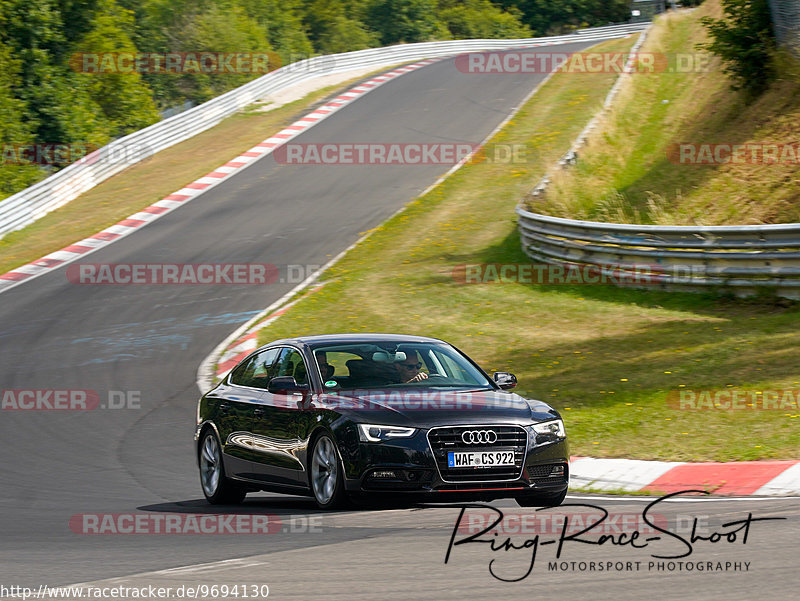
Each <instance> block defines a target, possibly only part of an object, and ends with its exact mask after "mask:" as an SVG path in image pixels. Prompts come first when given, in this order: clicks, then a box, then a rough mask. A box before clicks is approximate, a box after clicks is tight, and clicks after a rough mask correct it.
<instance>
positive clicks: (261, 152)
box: [0, 58, 442, 293]
mask: <svg viewBox="0 0 800 601" xmlns="http://www.w3.org/2000/svg"><path fill="white" fill-rule="evenodd" d="M439 60H442V59H441V58H435V59H426V60H423V61H419V62H416V63H413V64H410V65H404V66H402V67H398V68H396V69H393V70H391V71H389V72H387V73H383V74H382V75H378V76H376V77H373V78H372V79H369V80H368V81H366V82H364V83H361V84H359V85H357V86H355V87H354V88H352V89H350V90H348V91H347V92H344V93H343V94H340V95H339V96H337V97H336V98H334V99H333V100H331V101H330V102H328V103H326V104H324V105H323V106H321V107H319V108H318V109H316V110H314V111H313V112H311V113H309V114H308V115H306V116H304V117H302V118H301V119H298V120H297V121H295V122H294V123H293V124H291V125H289V126H288V127H286V128H284V129H283V130H281V131H279V132H278V133H276V134H275V135H273V136H271V137H269V138H267V139H266V140H264V141H263V142H261V143H259V144H256V145H255V146H254V147H253V148H251V149H250V150H248V151H246V152H243V153H242V154H240V155H239V156H237V157H236V158H234V159H232V160H230V161H228V162H227V163H225V164H224V165H222V166H220V167H217V168H216V169H215V170H214V171H211V172H210V173H206V174H205V175H204V176H203V177H201V178H199V179H197V180H195V181H193V182H191V183H189V184H186V185H185V186H184V187H183V188H181V189H180V190H178V191H177V192H173V193H172V194H170V195H169V196H166V197H164V198H162V199H161V200H159V201H158V202H156V203H153V204H152V205H150V206H149V207H147V208H145V209H142V210H141V211H138V212H137V213H134V214H133V215H131V216H130V217H128V218H127V219H123V220H122V221H120V222H119V223H116V224H114V225H112V226H111V227H108V228H106V229H105V230H103V231H102V232H99V233H97V234H94V235H93V236H89V237H88V238H84V239H83V240H80V241H78V242H75V243H74V244H70V245H69V246H67V247H65V248H62V249H61V250H57V251H55V252H53V253H50V254H49V255H46V256H44V257H42V258H41V259H37V260H36V261H33V262H31V263H28V264H26V265H22V266H20V267H17V268H16V269H13V270H11V271H9V272H7V273H4V274H2V275H0V293H3V292H5V291H6V290H10V289H11V288H13V287H15V286H18V285H19V284H21V283H23V282H27V281H30V280H32V279H34V278H36V277H39V276H41V275H44V274H46V273H49V272H51V271H53V270H54V269H58V268H59V267H62V266H64V265H67V264H68V263H72V262H73V261H75V260H77V259H80V258H81V257H85V256H87V255H89V254H91V253H93V252H94V251H96V250H98V249H100V248H103V247H105V246H108V245H109V244H112V243H114V242H116V241H117V240H120V239H121V238H124V237H125V236H127V235H129V234H131V233H133V232H135V231H136V230H138V229H139V228H141V227H144V226H145V225H147V224H148V223H150V222H152V221H155V220H156V219H158V218H159V217H161V216H163V215H166V214H167V213H170V212H171V211H174V210H175V209H177V208H179V207H182V206H184V205H185V204H187V203H188V202H189V201H191V200H193V199H195V198H197V197H198V196H200V195H201V194H202V193H203V192H205V191H206V190H209V189H211V188H213V187H214V186H216V185H218V184H219V183H221V182H223V181H225V180H227V179H228V178H230V177H232V176H233V175H235V174H236V173H239V172H240V171H242V170H243V169H245V168H247V167H248V166H250V165H252V164H253V163H255V162H256V161H258V160H259V159H262V158H264V157H265V156H267V155H269V154H271V153H272V152H273V151H274V150H275V149H276V148H278V147H280V146H282V145H283V144H286V142H288V141H289V140H291V139H292V138H295V137H297V136H298V135H300V134H301V133H303V132H304V131H306V130H307V129H309V128H310V127H312V126H314V125H316V124H317V123H319V122H320V121H322V120H324V119H326V118H327V117H329V116H330V115H332V114H333V113H335V112H336V111H338V110H340V109H341V108H343V107H345V106H347V105H348V104H350V103H352V102H353V101H354V100H356V99H358V98H360V97H361V96H363V95H364V94H366V93H367V92H370V91H372V90H374V89H375V88H377V87H378V86H380V85H382V84H384V83H386V82H387V81H390V80H392V79H394V78H396V77H399V76H400V75H403V74H405V73H408V72H409V71H415V70H417V69H421V68H422V67H425V66H427V65H429V64H431V63H434V62H437V61H439Z"/></svg>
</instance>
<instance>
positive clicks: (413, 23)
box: [365, 0, 439, 46]
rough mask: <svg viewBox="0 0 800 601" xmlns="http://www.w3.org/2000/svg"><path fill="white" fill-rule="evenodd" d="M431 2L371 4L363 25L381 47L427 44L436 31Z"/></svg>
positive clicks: (377, 0)
mask: <svg viewBox="0 0 800 601" xmlns="http://www.w3.org/2000/svg"><path fill="white" fill-rule="evenodd" d="M436 8H437V6H436V2H435V1H434V0H370V2H369V3H368V4H367V7H366V14H365V23H366V24H367V26H368V27H369V28H370V29H372V30H373V31H375V32H377V34H378V36H379V38H380V41H381V44H383V45H385V46H386V45H389V44H397V43H398V42H426V41H428V40H430V39H431V38H432V37H433V36H434V33H435V32H436V31H437V30H438V28H439V23H438V21H437V19H436Z"/></svg>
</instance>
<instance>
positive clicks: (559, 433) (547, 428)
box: [531, 419, 567, 438]
mask: <svg viewBox="0 0 800 601" xmlns="http://www.w3.org/2000/svg"><path fill="white" fill-rule="evenodd" d="M531 430H533V432H534V433H535V434H542V435H544V436H553V437H556V438H566V437H567V431H566V430H565V429H564V422H563V421H561V420H560V419H554V420H552V421H549V422H542V423H540V424H533V425H532V426H531Z"/></svg>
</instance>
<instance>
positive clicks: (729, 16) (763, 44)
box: [700, 0, 776, 96]
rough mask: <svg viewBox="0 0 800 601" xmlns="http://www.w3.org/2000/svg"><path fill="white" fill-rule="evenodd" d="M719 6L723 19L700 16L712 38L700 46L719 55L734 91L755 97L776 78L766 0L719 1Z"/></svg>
mask: <svg viewBox="0 0 800 601" xmlns="http://www.w3.org/2000/svg"><path fill="white" fill-rule="evenodd" d="M722 9H723V11H724V12H725V18H724V19H714V18H712V17H703V19H702V23H703V25H705V27H706V29H708V32H709V34H710V35H711V37H712V39H713V41H712V42H709V43H707V44H701V45H700V46H701V47H702V48H704V49H707V50H710V51H711V52H713V53H714V54H716V55H718V56H719V57H720V58H722V61H723V63H724V64H725V72H726V73H727V74H728V75H729V76H731V77H732V78H733V83H732V84H731V87H732V88H733V89H734V90H740V89H743V90H745V91H746V92H747V93H748V94H749V95H750V96H757V95H758V94H760V93H761V92H763V91H764V90H765V89H766V88H767V86H768V85H769V84H770V82H771V81H772V80H773V79H775V66H774V62H773V56H774V53H775V49H776V44H775V35H774V33H773V31H772V22H771V20H770V13H769V5H768V4H767V0H722Z"/></svg>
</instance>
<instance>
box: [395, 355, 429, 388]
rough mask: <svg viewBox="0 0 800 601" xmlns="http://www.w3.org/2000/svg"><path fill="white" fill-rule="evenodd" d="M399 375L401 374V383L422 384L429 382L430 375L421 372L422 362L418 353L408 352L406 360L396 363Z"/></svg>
mask: <svg viewBox="0 0 800 601" xmlns="http://www.w3.org/2000/svg"><path fill="white" fill-rule="evenodd" d="M395 367H396V368H397V371H398V373H399V374H400V381H401V382H403V383H406V382H420V381H421V380H427V379H428V374H426V373H425V372H423V371H420V368H421V367H422V361H420V360H419V355H418V354H417V351H406V358H405V359H403V360H402V361H400V362H399V363H395Z"/></svg>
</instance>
